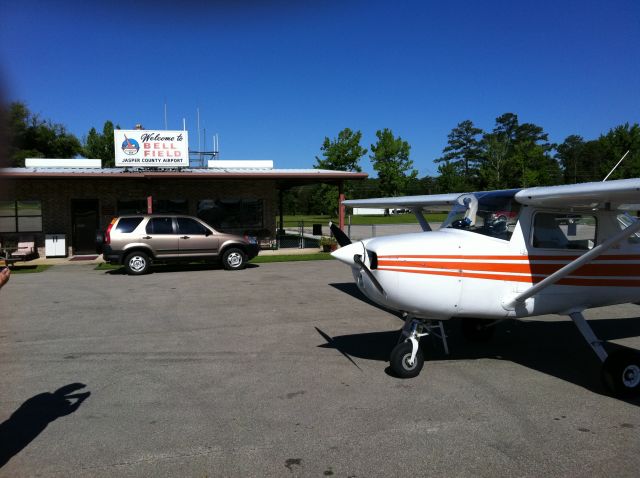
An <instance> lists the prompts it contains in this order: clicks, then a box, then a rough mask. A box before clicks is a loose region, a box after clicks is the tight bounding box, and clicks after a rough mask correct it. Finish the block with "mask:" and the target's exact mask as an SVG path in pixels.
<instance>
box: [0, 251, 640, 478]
mask: <svg viewBox="0 0 640 478" xmlns="http://www.w3.org/2000/svg"><path fill="white" fill-rule="evenodd" d="M94 267H95V265H91V264H82V265H74V266H71V265H66V266H65V265H57V266H54V267H53V268H51V269H48V270H47V271H45V272H42V273H37V274H15V275H13V276H12V277H11V281H10V282H9V283H8V284H7V286H5V288H3V289H2V290H0V324H1V326H0V368H1V371H2V374H1V375H0V390H2V392H1V395H0V445H1V446H0V476H3V477H4V476H7V477H14V476H46V477H48V476H60V477H62V476H64V477H67V476H74V477H84V476H87V477H94V476H97V477H103V476H104V477H107V476H108V477H111V476H125V477H128V476H132V477H142V476H145V477H146V476H154V477H157V476H160V477H162V476H197V477H204V476H211V477H220V476H224V477H236V476H237V477H251V476H256V477H263V476H268V477H269V476H274V477H295V476H319V477H323V476H325V477H326V476H340V477H347V476H349V477H377V476H381V477H382V476H384V477H388V476H411V475H415V476H462V477H464V476H469V477H471V476H473V477H478V476H480V477H482V476H486V477H495V476H531V477H540V476H616V477H624V476H629V477H631V476H634V477H635V476H637V474H638V469H640V455H639V452H640V438H639V437H640V433H639V432H640V409H639V408H638V406H639V405H640V402H639V401H638V400H636V401H622V400H619V399H616V398H612V397H610V396H608V395H607V393H606V391H605V390H604V388H603V386H602V385H601V383H600V365H599V362H598V360H597V358H596V357H595V355H594V354H593V352H592V351H591V349H590V348H589V347H588V346H587V345H586V344H585V343H584V341H583V339H582V337H581V336H580V335H579V334H578V332H577V330H576V329H575V326H574V325H573V324H572V323H571V322H570V321H567V320H566V319H564V318H561V317H556V316H545V317H543V318H541V319H539V320H538V319H537V320H531V321H526V322H516V321H508V322H505V323H503V324H501V325H500V326H499V328H498V330H497V331H496V334H495V337H494V339H493V340H492V341H491V342H489V343H487V344H467V343H465V342H464V341H463V339H462V338H461V337H460V334H459V331H458V330H459V328H458V326H459V324H458V323H457V322H456V321H450V322H448V323H447V324H446V328H447V333H448V335H449V346H450V348H451V351H452V353H451V355H449V356H446V355H445V354H444V352H443V350H442V346H441V344H440V343H438V342H437V341H436V340H427V342H426V348H427V358H428V361H427V362H426V364H425V368H424V369H423V372H422V374H421V375H420V376H418V377H417V378H415V379H411V380H400V379H397V378H394V377H393V376H391V375H390V374H389V372H388V362H387V358H388V354H389V352H390V350H391V348H392V347H393V345H394V344H395V342H396V340H397V333H398V330H399V328H400V326H401V325H402V323H401V320H400V319H399V318H398V317H397V316H394V315H393V314H390V313H389V312H387V311H384V310H381V309H379V308H377V307H375V306H374V305H372V304H370V303H368V302H367V301H366V299H364V297H362V296H361V295H360V294H359V292H358V291H357V289H356V288H355V286H354V285H353V282H352V277H351V273H350V271H349V270H348V269H347V268H346V267H344V266H343V265H341V264H340V263H338V262H337V261H314V262H295V263H273V264H260V265H253V266H251V267H249V268H248V269H246V270H244V271H237V272H227V271H224V270H221V269H218V268H213V267H196V266H192V267H171V268H158V269H155V271H154V272H153V273H151V274H149V275H146V276H141V277H130V276H126V275H123V274H121V273H119V272H117V271H116V272H114V271H97V270H94ZM426 293H437V291H427V292H426ZM586 316H587V318H588V319H592V324H593V327H594V330H595V331H596V333H597V334H599V335H600V336H601V338H605V339H609V340H612V341H614V342H615V343H618V344H622V345H626V346H630V347H635V348H640V317H639V316H640V306H637V305H631V304H628V305H622V306H615V307H607V308H602V309H598V310H594V311H588V312H587V314H586Z"/></svg>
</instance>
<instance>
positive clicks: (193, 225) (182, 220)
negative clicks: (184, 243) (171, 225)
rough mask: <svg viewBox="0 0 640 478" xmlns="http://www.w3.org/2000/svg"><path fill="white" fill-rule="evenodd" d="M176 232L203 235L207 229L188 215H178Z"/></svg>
mask: <svg viewBox="0 0 640 478" xmlns="http://www.w3.org/2000/svg"><path fill="white" fill-rule="evenodd" d="M178 232H179V233H180V234H190V235H192V236H196V235H202V236H204V235H205V234H206V233H207V229H206V228H205V227H204V226H203V225H202V224H200V223H199V222H198V221H194V220H193V219H191V218H189V217H179V218H178Z"/></svg>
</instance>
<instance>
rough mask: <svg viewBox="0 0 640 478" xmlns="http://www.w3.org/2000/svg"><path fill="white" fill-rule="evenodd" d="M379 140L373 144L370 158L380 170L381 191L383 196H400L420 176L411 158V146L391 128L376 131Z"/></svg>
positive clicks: (374, 167)
mask: <svg viewBox="0 0 640 478" xmlns="http://www.w3.org/2000/svg"><path fill="white" fill-rule="evenodd" d="M376 136H377V137H378V142H377V143H376V144H372V145H371V152H372V153H373V154H372V155H371V156H370V158H371V162H372V164H373V169H375V170H376V171H377V172H378V179H379V180H380V182H379V187H380V193H381V194H382V195H383V196H398V195H400V194H402V193H404V192H405V190H406V188H407V186H408V184H409V183H410V182H411V181H413V180H414V179H415V178H416V177H417V176H418V171H416V170H414V169H412V168H413V161H411V160H410V159H409V151H410V150H411V146H409V143H407V142H406V141H404V140H403V139H402V138H401V137H399V136H398V137H397V138H396V137H395V136H394V135H393V133H392V132H391V130H390V129H388V128H385V129H383V130H378V131H376Z"/></svg>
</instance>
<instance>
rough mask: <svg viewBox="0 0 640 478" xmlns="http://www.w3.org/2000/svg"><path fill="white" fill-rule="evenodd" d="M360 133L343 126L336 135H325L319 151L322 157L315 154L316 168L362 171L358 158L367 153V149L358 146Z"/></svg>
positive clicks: (360, 137)
mask: <svg viewBox="0 0 640 478" xmlns="http://www.w3.org/2000/svg"><path fill="white" fill-rule="evenodd" d="M361 139H362V133H361V132H360V131H356V132H353V131H351V130H350V129H349V128H345V129H343V130H342V131H340V132H339V133H338V137H337V138H334V139H329V138H328V137H326V136H325V138H324V141H323V143H322V146H321V147H320V151H322V156H324V158H322V159H321V158H319V157H318V156H316V164H315V166H314V168H316V169H331V170H334V171H357V172H360V171H362V168H360V165H359V164H358V163H359V161H360V158H362V156H364V155H365V154H367V150H366V149H365V148H363V147H361V146H360V140H361Z"/></svg>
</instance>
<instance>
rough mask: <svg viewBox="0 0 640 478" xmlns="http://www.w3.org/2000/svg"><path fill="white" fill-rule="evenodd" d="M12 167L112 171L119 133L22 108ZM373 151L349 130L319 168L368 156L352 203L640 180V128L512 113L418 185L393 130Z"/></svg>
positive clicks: (350, 187) (304, 203)
mask: <svg viewBox="0 0 640 478" xmlns="http://www.w3.org/2000/svg"><path fill="white" fill-rule="evenodd" d="M7 118H8V122H9V125H8V127H9V128H8V129H9V133H10V138H11V139H10V145H9V162H10V165H11V166H24V160H25V158H28V157H49V158H56V157H57V158H73V157H78V156H84V157H87V158H99V159H101V160H102V164H103V166H104V167H113V166H114V164H115V161H114V147H113V131H114V129H119V126H117V125H115V126H114V124H113V122H111V121H106V122H105V123H104V126H103V128H102V131H101V132H99V131H97V130H96V128H91V129H90V130H89V132H88V133H87V135H86V136H85V137H84V138H83V140H82V141H80V140H79V139H78V138H76V137H75V136H74V135H73V134H71V133H69V132H68V131H67V130H66V128H65V127H64V126H63V125H61V124H57V123H53V122H52V121H50V120H44V119H42V118H41V117H40V116H39V115H37V114H34V113H32V112H31V111H29V109H28V108H27V106H26V105H25V104H24V103H21V102H14V103H11V104H10V105H9V108H8V114H7ZM376 138H377V141H376V142H375V143H374V144H371V145H370V147H369V149H367V148H365V147H363V146H362V145H361V142H362V133H361V132H360V131H359V130H351V129H350V128H345V129H343V130H342V131H340V132H339V133H338V135H337V136H336V137H334V138H329V137H325V138H324V141H323V142H322V144H321V145H320V155H319V156H316V158H315V164H314V168H317V169H331V170H338V171H353V172H360V171H362V167H361V165H360V164H361V161H362V159H363V158H364V157H365V156H366V155H367V154H368V157H369V160H370V161H371V166H372V167H373V169H374V171H376V173H377V178H370V179H367V180H365V181H352V182H347V184H346V186H345V193H346V195H347V197H349V198H356V199H359V198H367V197H377V196H402V195H414V194H437V193H447V192H464V191H481V190H489V189H507V188H516V187H530V186H547V185H555V184H573V183H580V182H588V181H601V180H602V179H604V177H605V176H606V175H607V173H608V172H609V171H610V170H611V168H613V166H614V165H615V164H616V163H617V161H618V160H619V159H620V158H621V157H622V156H623V155H624V154H625V152H626V151H629V154H628V155H627V157H626V158H625V160H624V161H623V162H622V164H621V165H620V166H619V168H618V169H617V170H616V172H615V173H614V175H613V176H612V177H611V179H614V178H617V179H620V178H628V177H640V125H638V123H634V124H631V125H630V124H629V123H625V124H622V125H619V126H615V127H614V128H612V129H610V130H609V131H608V132H607V133H605V134H602V135H600V137H599V138H597V139H593V140H585V139H584V138H583V137H581V136H579V135H570V136H568V137H567V138H566V139H565V140H564V141H563V142H562V143H560V144H554V143H551V142H550V141H549V135H548V133H546V132H545V131H544V129H543V128H542V127H541V126H538V125H536V124H533V123H522V122H520V121H519V119H518V116H517V115H516V114H514V113H504V114H502V115H500V116H498V117H497V118H496V120H495V125H494V127H493V129H492V130H490V131H484V130H482V129H481V128H479V127H477V126H476V125H474V123H473V121H471V120H468V119H467V120H464V121H461V122H460V123H458V124H457V125H456V126H455V127H454V128H453V129H452V130H451V132H450V133H449V134H448V136H447V144H446V146H445V147H444V149H443V150H442V154H441V156H440V157H438V158H434V159H433V161H434V162H435V163H436V164H438V175H437V176H424V177H422V178H419V177H418V171H417V170H415V169H414V167H413V160H412V159H411V158H410V153H411V145H410V144H409V143H408V142H407V141H406V140H404V139H403V138H401V137H400V136H396V135H395V134H394V133H393V132H392V131H391V130H390V129H389V128H384V129H380V130H378V131H376ZM284 201H285V207H284V209H285V212H286V213H288V214H335V213H336V211H337V207H338V194H337V189H336V187H335V186H330V185H313V186H305V187H301V188H296V189H295V190H293V191H288V192H287V193H286V194H285V197H284Z"/></svg>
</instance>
